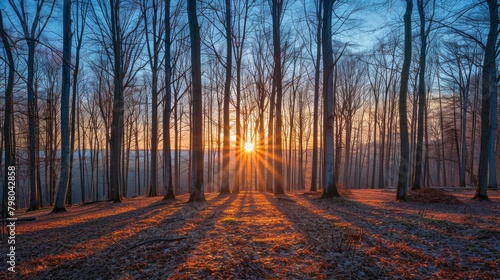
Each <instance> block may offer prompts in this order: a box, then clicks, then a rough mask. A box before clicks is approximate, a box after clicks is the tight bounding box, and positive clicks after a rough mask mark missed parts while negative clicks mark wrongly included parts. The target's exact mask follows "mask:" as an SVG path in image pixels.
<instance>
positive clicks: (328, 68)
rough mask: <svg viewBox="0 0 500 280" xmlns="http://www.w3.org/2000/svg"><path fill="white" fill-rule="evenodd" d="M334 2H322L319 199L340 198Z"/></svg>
mask: <svg viewBox="0 0 500 280" xmlns="http://www.w3.org/2000/svg"><path fill="white" fill-rule="evenodd" d="M335 1H336V0H325V1H324V2H323V5H324V6H323V29H322V31H323V32H322V46H323V107H324V108H323V176H324V177H323V184H324V186H323V194H322V195H321V198H330V197H338V196H340V194H339V192H338V191H337V186H336V184H335V174H334V162H335V157H334V150H333V128H334V114H333V106H334V104H333V98H334V97H333V92H334V89H333V72H334V61H333V47H332V14H333V4H334V3H335Z"/></svg>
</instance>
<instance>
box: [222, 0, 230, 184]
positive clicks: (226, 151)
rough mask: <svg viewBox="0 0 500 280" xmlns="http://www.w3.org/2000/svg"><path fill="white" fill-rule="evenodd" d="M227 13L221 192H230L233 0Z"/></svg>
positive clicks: (228, 0)
mask: <svg viewBox="0 0 500 280" xmlns="http://www.w3.org/2000/svg"><path fill="white" fill-rule="evenodd" d="M225 4H226V15H225V24H224V25H225V28H226V80H225V83H224V108H223V111H224V112H223V117H222V118H223V120H222V122H223V126H224V131H223V133H224V139H223V146H222V182H221V186H220V192H221V193H228V192H229V159H230V157H231V146H230V145H231V143H230V140H231V139H230V138H231V128H230V124H229V105H230V104H229V102H230V100H231V76H232V75H231V71H232V61H233V60H232V59H233V53H232V42H231V41H232V40H231V38H232V34H233V33H232V29H231V0H225Z"/></svg>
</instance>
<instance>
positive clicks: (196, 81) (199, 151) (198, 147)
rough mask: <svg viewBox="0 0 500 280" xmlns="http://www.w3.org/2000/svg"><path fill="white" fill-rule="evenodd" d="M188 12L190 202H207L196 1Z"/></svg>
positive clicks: (190, 5)
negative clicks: (190, 130)
mask: <svg viewBox="0 0 500 280" xmlns="http://www.w3.org/2000/svg"><path fill="white" fill-rule="evenodd" d="M187 12H188V21H189V37H190V39H191V79H192V85H191V90H192V107H193V109H192V110H193V111H192V118H191V119H192V135H193V138H192V141H191V145H192V146H191V149H192V165H191V166H192V177H193V178H192V181H191V195H190V197H189V202H193V201H205V194H204V190H203V160H204V157H203V102H202V84H201V59H200V55H201V54H200V48H201V46H200V26H199V25H198V18H197V15H196V0H188V2H187Z"/></svg>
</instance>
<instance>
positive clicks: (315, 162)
mask: <svg viewBox="0 0 500 280" xmlns="http://www.w3.org/2000/svg"><path fill="white" fill-rule="evenodd" d="M321 7H322V1H319V2H318V11H317V17H316V18H317V20H318V28H317V29H316V65H315V66H314V109H313V148H312V167H311V189H310V191H312V192H315V191H317V185H318V131H319V78H320V72H321V71H320V63H321Z"/></svg>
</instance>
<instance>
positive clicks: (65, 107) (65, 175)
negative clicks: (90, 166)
mask: <svg viewBox="0 0 500 280" xmlns="http://www.w3.org/2000/svg"><path fill="white" fill-rule="evenodd" d="M71 35H72V32H71V0H64V4H63V62H62V63H63V64H62V92H61V175H60V176H61V177H60V178H59V186H58V189H57V195H56V202H55V206H54V209H53V210H52V212H53V213H57V212H66V206H65V199H66V191H67V190H68V185H69V184H70V182H69V157H70V153H72V151H70V133H69V97H70V89H71Z"/></svg>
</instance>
